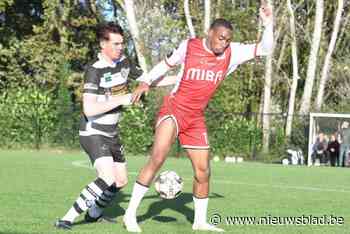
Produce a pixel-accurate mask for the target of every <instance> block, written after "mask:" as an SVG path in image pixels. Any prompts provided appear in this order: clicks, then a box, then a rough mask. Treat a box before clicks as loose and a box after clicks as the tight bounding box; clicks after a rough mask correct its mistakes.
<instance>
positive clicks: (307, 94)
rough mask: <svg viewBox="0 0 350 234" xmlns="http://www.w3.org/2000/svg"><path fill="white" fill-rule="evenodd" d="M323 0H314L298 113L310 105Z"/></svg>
mask: <svg viewBox="0 0 350 234" xmlns="http://www.w3.org/2000/svg"><path fill="white" fill-rule="evenodd" d="M323 11H324V9H323V0H317V1H316V18H315V26H314V32H313V36H312V43H311V52H310V56H309V61H308V68H307V74H306V80H305V86H304V92H303V96H302V99H301V104H300V110H299V113H300V114H302V115H305V114H308V113H309V111H310V106H311V96H312V91H313V85H314V81H315V74H316V68H317V55H318V50H319V47H320V41H321V34H322V22H323Z"/></svg>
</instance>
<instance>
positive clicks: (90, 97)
mask: <svg viewBox="0 0 350 234" xmlns="http://www.w3.org/2000/svg"><path fill="white" fill-rule="evenodd" d="M131 97H132V94H131V93H129V94H126V95H118V96H110V97H109V98H108V100H107V101H105V102H98V101H97V95H95V94H89V93H85V94H84V95H83V110H84V114H85V116H87V117H91V116H95V115H99V114H103V113H106V112H108V111H110V110H112V109H114V108H116V107H118V106H121V105H130V104H131Z"/></svg>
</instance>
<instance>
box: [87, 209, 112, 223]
mask: <svg viewBox="0 0 350 234" xmlns="http://www.w3.org/2000/svg"><path fill="white" fill-rule="evenodd" d="M84 220H85V222H87V223H95V222H108V223H116V221H115V220H114V219H112V218H110V217H106V216H103V215H102V214H101V215H100V216H98V217H97V218H94V217H91V216H90V214H89V212H88V211H87V212H86V213H85V217H84Z"/></svg>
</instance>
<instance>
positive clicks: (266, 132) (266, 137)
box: [262, 0, 273, 152]
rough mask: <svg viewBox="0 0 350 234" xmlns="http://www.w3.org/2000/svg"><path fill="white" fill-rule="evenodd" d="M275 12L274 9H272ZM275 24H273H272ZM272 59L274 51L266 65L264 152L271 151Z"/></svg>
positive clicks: (263, 122) (270, 2) (269, 3)
mask: <svg viewBox="0 0 350 234" xmlns="http://www.w3.org/2000/svg"><path fill="white" fill-rule="evenodd" d="M267 4H268V5H269V6H271V8H272V7H273V1H272V0H269V1H268V2H267ZM272 12H273V9H272ZM272 23H273V22H272ZM272 59H273V50H272V52H271V53H270V54H269V55H268V56H267V58H266V65H265V83H264V101H263V118H262V126H263V151H264V152H268V151H269V139H270V115H269V114H270V112H271V87H272V73H273V70H272Z"/></svg>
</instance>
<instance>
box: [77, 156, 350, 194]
mask: <svg viewBox="0 0 350 234" xmlns="http://www.w3.org/2000/svg"><path fill="white" fill-rule="evenodd" d="M72 165H73V166H75V167H82V168H87V169H91V170H94V168H93V167H92V166H90V164H89V162H88V161H86V160H77V161H73V162H72ZM128 174H130V175H138V172H135V171H128ZM184 180H186V181H192V179H186V178H184ZM212 181H213V182H217V183H221V184H232V185H244V186H255V187H271V188H277V189H293V190H304V191H316V192H336V193H350V190H344V189H332V188H318V187H311V186H289V185H278V184H276V185H274V184H253V183H244V182H236V181H232V180H223V179H212Z"/></svg>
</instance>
